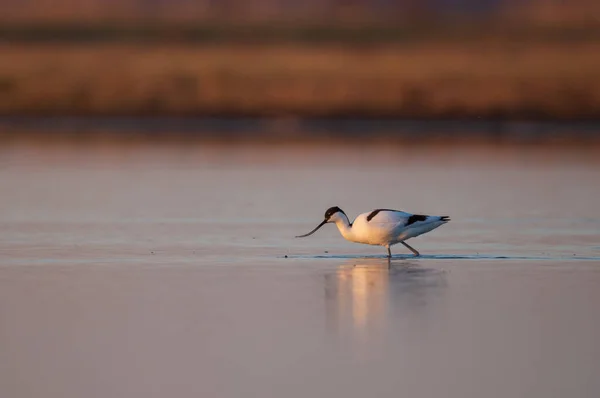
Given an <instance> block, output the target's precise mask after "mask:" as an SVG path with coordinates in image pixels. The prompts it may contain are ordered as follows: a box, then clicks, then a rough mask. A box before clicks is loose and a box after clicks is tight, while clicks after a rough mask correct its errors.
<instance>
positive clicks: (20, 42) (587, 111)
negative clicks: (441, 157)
mask: <svg viewBox="0 0 600 398" xmlns="http://www.w3.org/2000/svg"><path fill="white" fill-rule="evenodd" d="M34 3H36V4H35V7H34ZM450 3H452V2H450ZM596 3H597V2H595V1H588V0H573V1H572V2H569V3H568V4H565V2H555V1H545V0H526V1H521V2H519V1H511V0H505V1H502V0H485V1H483V0H478V1H475V0H473V1H471V0H462V1H460V2H456V4H457V6H456V7H454V8H448V4H449V2H443V1H440V0H438V1H435V0H429V1H422V2H418V1H402V0H398V1H394V0H387V1H386V0H379V1H371V2H368V1H345V2H344V1H323V2H316V1H314V2H313V1H309V2H307V3H306V4H305V7H300V8H298V7H296V8H294V6H293V5H294V4H296V3H294V2H289V1H288V2H286V1H284V0H271V1H266V0H265V1H260V0H251V1H247V2H242V1H231V0H229V1H225V0H223V1H208V0H207V1H187V0H174V1H171V2H168V1H163V0H152V1H142V0H139V1H137V0H129V1H123V2H117V1H108V0H106V1H104V2H101V1H99V0H87V1H84V0H79V1H75V0H73V1H71V0H60V1H58V2H26V1H21V2H19V1H9V0H0V7H3V11H4V12H2V13H0V22H1V23H0V60H1V62H0V113H1V114H5V115H14V114H70V115H73V114H82V115H85V114H93V115H220V116H249V115H250V116H253V115H256V116H270V115H277V116H278V115H297V116H366V117H369V116H373V117H388V116H389V117H419V118H437V117H456V118H463V117H464V118H466V117H489V118H549V119H580V118H594V119H596V118H599V117H600V18H598V17H597V16H598V15H599V14H598V12H599V11H600V6H599V5H598V4H596ZM459 6H460V7H459ZM311 7H312V8H311ZM44 10H46V11H45V12H44Z"/></svg>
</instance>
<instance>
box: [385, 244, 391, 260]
mask: <svg viewBox="0 0 600 398" xmlns="http://www.w3.org/2000/svg"><path fill="white" fill-rule="evenodd" d="M386 248H387V250H388V258H392V251H391V250H390V247H389V246H386Z"/></svg>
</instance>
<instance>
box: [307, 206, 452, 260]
mask: <svg viewBox="0 0 600 398" xmlns="http://www.w3.org/2000/svg"><path fill="white" fill-rule="evenodd" d="M448 221H450V219H449V218H448V217H446V216H427V215H419V214H410V213H406V212H403V211H398V210H390V209H376V210H373V211H371V212H369V213H363V214H360V215H359V216H357V217H356V219H355V220H354V221H353V222H352V223H350V220H349V219H348V216H347V215H346V213H344V211H343V210H341V209H340V208H338V207H332V208H330V209H329V210H327V212H326V213H325V221H323V222H322V223H321V224H320V225H319V226H318V227H317V228H315V229H314V230H313V231H312V232H309V233H308V234H306V235H302V236H301V237H304V236H308V235H311V234H312V233H314V232H315V231H316V230H317V229H319V228H320V227H321V226H322V225H324V224H325V223H328V222H333V223H335V225H336V226H337V227H338V229H339V231H340V233H341V234H342V236H343V237H344V238H345V239H346V240H349V241H350V242H356V243H364V244H367V245H377V246H384V247H386V248H387V249H388V255H389V256H391V252H390V246H392V245H395V244H396V243H402V244H403V245H404V246H406V247H407V248H409V249H410V250H411V251H412V252H413V253H414V254H415V255H419V252H417V251H416V250H415V249H413V248H412V247H410V246H409V245H408V244H406V243H405V241H406V240H407V239H410V238H414V237H416V236H419V235H421V234H424V233H426V232H429V231H431V230H433V229H435V228H437V227H439V226H440V225H443V224H446V223H447V222H448Z"/></svg>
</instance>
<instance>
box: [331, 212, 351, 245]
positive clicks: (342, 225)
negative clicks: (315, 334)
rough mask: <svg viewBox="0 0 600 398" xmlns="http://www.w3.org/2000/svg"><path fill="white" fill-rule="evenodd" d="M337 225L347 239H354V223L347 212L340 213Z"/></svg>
mask: <svg viewBox="0 0 600 398" xmlns="http://www.w3.org/2000/svg"><path fill="white" fill-rule="evenodd" d="M335 226H336V227H337V228H338V229H339V231H340V233H341V234H342V236H343V237H344V238H345V239H348V240H352V225H351V224H350V220H348V217H347V216H346V215H345V214H340V216H339V217H338V219H337V220H336V221H335Z"/></svg>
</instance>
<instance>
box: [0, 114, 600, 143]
mask: <svg viewBox="0 0 600 398" xmlns="http://www.w3.org/2000/svg"><path fill="white" fill-rule="evenodd" d="M33 136H36V137H46V138H60V137H63V138H68V139H71V138H76V137H98V138H101V137H111V136H112V137H116V138H118V137H121V138H124V137H130V138H134V137H154V138H159V139H164V140H169V139H175V140H178V139H193V140H195V139H202V140H215V141H220V140H225V141H230V140H233V141H231V142H234V141H235V142H253V141H265V142H278V141H319V140H321V141H329V140H342V141H343V142H348V143H351V142H355V143H356V142H363V143H369V142H371V143H377V142H382V143H383V142H388V143H391V142H401V141H411V142H417V143H418V142H424V143H426V142H438V141H459V142H468V141H471V142H496V143H502V142H504V143H510V142H515V143H553V142H556V143H562V144H565V143H593V144H600V120H595V121H570V122H564V121H563V122H556V121H552V122H551V121H524V120H522V121H509V120H483V119H470V120H469V119H462V120H458V119H454V120H451V119H446V120H442V119H440V120H423V119H421V120H419V119H391V118H389V119H365V118H217V117H208V118H204V117H82V116H68V117H66V116H44V117H39V116H38V117H22V116H0V139H17V138H18V137H22V138H24V137H33Z"/></svg>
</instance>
